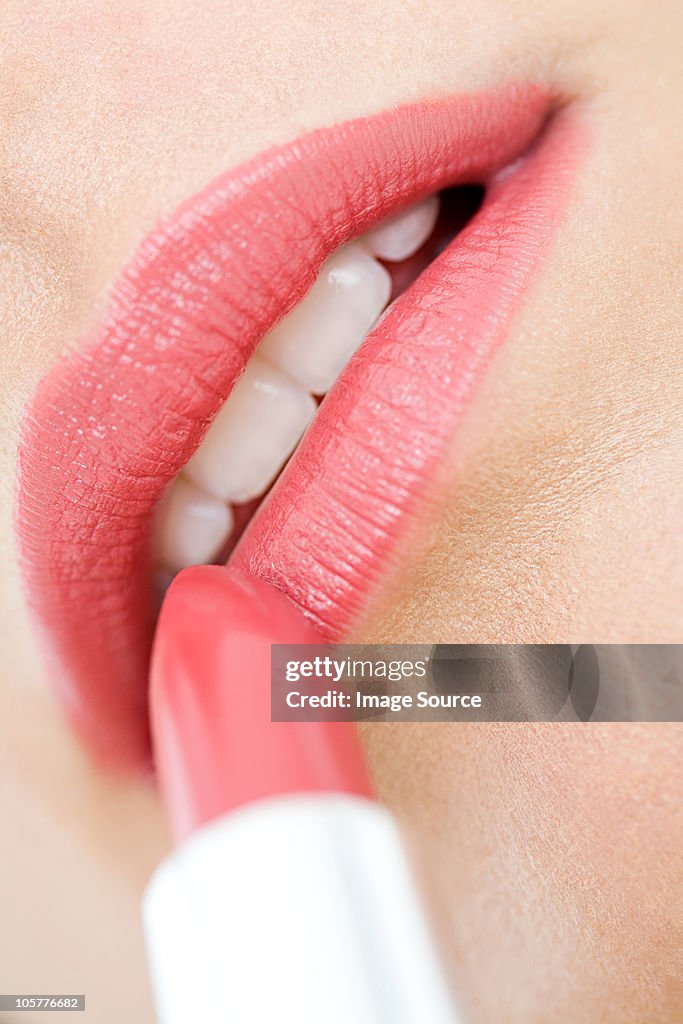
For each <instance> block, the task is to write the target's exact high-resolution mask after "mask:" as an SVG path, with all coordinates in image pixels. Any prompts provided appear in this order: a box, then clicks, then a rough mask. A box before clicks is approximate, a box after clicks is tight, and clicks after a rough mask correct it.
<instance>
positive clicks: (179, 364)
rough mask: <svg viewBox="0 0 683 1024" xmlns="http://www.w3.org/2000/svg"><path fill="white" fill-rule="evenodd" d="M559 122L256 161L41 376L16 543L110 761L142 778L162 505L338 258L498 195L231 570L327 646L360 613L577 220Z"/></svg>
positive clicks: (442, 128) (168, 230)
mask: <svg viewBox="0 0 683 1024" xmlns="http://www.w3.org/2000/svg"><path fill="white" fill-rule="evenodd" d="M554 109H555V103H554V98H553V97H552V96H550V95H549V94H548V93H546V92H545V91H544V90H542V89H541V88H538V87H536V86H532V85H515V86H512V87H508V88H504V89H497V90H494V91H492V92H487V93H483V94H474V95H468V96H457V97H452V98H446V99H442V100H435V101H431V102H426V103H419V104H415V105H410V106H405V107H399V108H397V109H395V110H391V111H389V112H386V113H383V114H380V115H378V116H376V117H372V118H364V119H361V120H358V121H351V122H349V123H346V124H343V125H340V126H336V127H333V128H330V129H325V130H320V131H315V132H313V133H311V134H310V135H307V136H305V137H303V138H301V139H299V140H297V141H295V142H293V143H290V144H288V145H285V146H281V147H278V148H276V149H273V150H270V151H268V152H266V153H264V154H262V155H261V156H259V157H256V158H255V159H253V160H250V161H249V162H248V163H246V164H245V165H243V166H242V167H239V168H237V169H235V170H233V171H230V172H228V173H227V174H226V175H224V176H223V177H221V178H219V179H218V180H217V181H216V182H214V183H213V184H212V185H210V186H209V187H208V188H207V189H206V190H205V191H204V192H202V193H201V194H200V195H198V196H197V197H195V198H194V199H191V200H190V201H188V202H187V203H185V204H184V205H183V206H182V207H181V208H180V209H179V210H178V211H177V213H176V214H175V215H174V216H172V217H170V218H169V219H167V220H166V221H164V222H163V223H162V224H161V225H160V226H159V227H158V228H157V229H156V230H155V231H153V232H152V233H151V234H150V235H149V236H148V237H147V238H146V239H145V240H144V241H143V243H142V245H141V246H140V248H139V250H138V253H137V255H136V256H135V258H134V259H133V261H132V263H131V264H130V265H129V267H128V268H127V269H126V270H125V271H124V273H123V275H122V277H121V279H120V281H119V283H118V284H117V286H116V288H115V290H114V292H113V295H112V298H111V302H110V308H109V313H108V315H107V318H106V319H105V321H104V322H103V323H102V324H101V325H100V326H99V327H98V328H97V329H96V330H95V331H94V332H93V333H92V335H91V336H90V337H88V338H86V339H84V340H83V343H82V345H81V346H80V348H79V350H78V351H77V352H76V353H74V354H73V355H70V356H68V357H67V358H65V359H64V360H62V361H61V362H60V363H59V364H58V365H57V366H55V368H54V369H53V371H52V372H51V373H50V374H49V375H48V377H47V378H46V379H45V380H44V381H43V383H42V385H41V386H40V388H39V391H38V394H37V395H36V398H35V401H34V402H33V404H32V407H31V408H30V410H29V412H28V415H27V418H26V426H25V430H24V436H23V441H22V444H21V449H20V480H19V495H18V505H17V530H18V538H19V545H20V550H21V557H22V563H23V569H24V575H25V580H26V585H27V592H28V595H29V600H30V602H31V605H32V607H33V609H34V611H35V613H36V616H37V618H38V620H39V622H40V625H41V627H42V632H43V634H44V636H45V638H46V641H47V643H48V645H49V648H50V650H51V652H52V654H53V656H54V659H55V661H54V670H53V672H52V673H51V678H53V679H54V682H55V686H56V687H57V689H58V692H59V694H60V695H61V697H62V699H63V702H64V704H65V706H66V707H67V709H68V711H69V713H70V715H71V717H72V719H73V721H74V723H75V724H76V726H77V727H78V728H79V730H80V731H81V733H82V735H83V736H84V738H85V740H86V741H87V743H88V745H89V746H90V748H91V749H92V750H93V751H94V752H96V753H97V754H99V755H100V756H101V757H103V758H105V759H106V760H108V761H109V762H110V763H113V764H118V765H119V766H134V765H139V764H145V763H147V760H148V757H149V737H148V727H147V715H146V699H147V670H148V660H149V650H150V644H151V638H152V632H153V609H152V598H151V586H150V576H151V572H150V563H149V554H148V550H149V532H150V525H151V519H152V515H153V511H154V508H155V506H156V504H157V502H158V499H159V497H160V495H161V494H162V493H163V491H164V488H165V487H166V485H167V484H168V483H169V481H170V480H171V479H172V478H173V477H174V476H175V475H176V474H177V473H178V471H179V470H180V469H181V468H182V466H183V465H184V464H185V463H186V462H187V461H188V459H189V457H190V455H191V454H192V453H193V451H194V450H195V449H196V448H197V446H198V445H199V443H200V441H201V439H202V437H203V435H204V433H205V431H206V429H207V428H208V425H209V424H210V422H211V420H212V418H213V417H214V416H215V414H216V412H217V411H218V409H219V407H220V405H221V404H222V403H223V402H224V401H225V399H226V397H227V395H228V394H229V392H230V390H231V388H232V386H233V384H234V382H235V380H236V379H237V377H238V376H239V374H240V373H241V371H242V370H243V368H244V366H245V364H246V362H247V360H248V359H249V358H250V356H251V355H252V353H253V352H254V350H255V348H256V346H257V344H258V342H259V341H260V339H261V338H262V337H263V335H264V334H265V333H266V332H267V331H268V330H269V329H270V328H271V327H272V326H273V325H274V324H275V323H276V322H277V321H278V320H279V319H280V318H281V317H282V316H283V315H284V314H285V313H286V312H287V311H288V310H289V309H290V308H291V307H292V306H293V305H294V304H295V303H296V302H297V301H298V300H300V299H301V297H302V296H303V295H304V294H305V292H306V291H307V289H308V288H309V287H310V285H311V284H312V282H313V280H314V279H315V276H316V273H317V271H318V270H319V268H320V266H321V264H322V263H323V261H324V260H325V258H326V257H327V256H328V255H329V254H330V253H331V252H332V251H333V250H334V249H336V248H337V247H338V246H340V245H342V244H343V243H345V242H346V241H348V240H349V239H350V238H352V237H354V236H356V235H358V234H360V233H362V232H364V231H365V230H367V229H368V228H369V227H371V226H372V225H373V224H374V223H375V222H377V221H379V220H381V219H383V218H384V217H387V216H389V215H391V214H393V213H395V212H397V211H398V210H399V209H401V208H403V207H404V206H407V205H410V204H412V203H414V202H416V201H417V200H419V199H420V198H422V197H423V196H425V195H427V194H429V193H432V192H435V191H438V190H439V189H442V188H444V187H446V186H451V185H455V184H458V183H463V182H472V181H478V182H483V183H484V184H486V185H487V186H488V192H487V197H486V199H485V201H484V204H483V206H482V208H481V210H480V211H479V213H478V214H477V216H476V217H475V219H474V220H473V221H472V222H471V224H470V225H469V226H468V228H467V229H466V230H465V231H464V232H462V233H461V234H460V235H458V236H457V237H456V239H455V240H454V242H453V243H452V244H451V245H450V246H449V248H448V249H447V250H446V251H445V252H444V253H443V254H442V255H441V256H440V257H439V258H438V259H437V260H436V261H435V262H434V263H433V264H432V265H431V266H430V267H428V269H427V270H426V271H425V273H424V274H423V275H422V276H421V277H420V278H419V279H418V281H417V282H416V283H415V284H414V285H413V286H412V287H410V288H409V289H408V290H407V291H406V292H405V293H404V294H403V295H402V296H401V297H400V298H399V299H398V301H397V302H396V304H395V305H394V306H393V307H392V309H391V310H390V311H389V312H388V314H387V315H386V316H385V317H384V318H383V320H382V321H381V322H380V324H379V325H378V326H377V328H376V329H375V330H374V331H373V332H372V334H371V335H370V337H369V338H368V339H367V341H366V343H365V344H364V345H363V347H362V348H361V350H360V351H359V352H358V353H357V355H356V356H355V357H354V359H353V360H352V362H351V364H350V366H349V367H348V369H347V370H346V371H345V372H344V374H343V375H342V377H341V378H340V379H339V381H338V382H337V384H336V385H335V387H334V388H333V390H332V391H331V392H330V394H329V395H328V397H327V398H326V400H325V402H324V403H323V405H322V407H321V409H320V411H319V413H318V416H317V417H316V420H315V422H314V424H313V426H312V428H311V429H310V431H309V433H308V435H307V437H306V438H305V439H304V442H303V443H302V445H301V447H300V450H299V451H298V452H297V454H296V455H295V456H294V458H293V460H292V462H291V464H290V467H289V470H288V471H287V472H286V473H285V475H284V476H283V478H282V480H281V481H280V483H279V485H278V486H277V487H276V488H275V490H274V492H273V494H272V496H271V498H270V500H269V501H268V502H267V503H266V506H265V508H264V509H263V510H262V511H260V512H259V513H258V514H257V515H256V517H255V519H254V520H253V522H252V524H251V526H250V528H249V530H248V531H247V534H246V535H245V537H244V538H243V541H242V543H241V544H240V547H239V549H238V550H237V552H236V553H235V556H234V561H235V564H236V565H237V566H242V567H246V568H248V569H249V571H250V572H251V573H253V574H254V575H258V576H262V577H265V578H267V579H268V580H271V581H272V582H273V583H275V585H276V587H277V588H278V589H280V590H284V591H285V592H286V593H289V594H290V595H291V596H292V597H293V598H294V599H295V601H296V602H297V603H298V604H299V605H300V606H301V607H302V608H303V609H304V610H305V611H306V612H307V613H308V614H309V616H310V617H311V618H312V619H313V620H314V621H315V622H316V624H317V626H318V628H319V630H320V631H321V632H322V633H323V634H324V635H325V636H326V637H328V638H329V637H334V636H337V635H339V634H340V632H341V631H342V630H343V629H344V628H345V627H346V626H347V625H348V624H349V623H350V622H351V621H352V620H353V617H354V616H355V615H356V614H357V612H358V611H359V610H360V608H361V607H362V605H363V603H364V601H365V600H366V599H367V596H368V593H369V592H370V590H371V588H372V586H373V585H374V583H375V581H376V580H377V579H378V578H379V577H380V575H381V571H382V567H383V565H385V564H386V559H387V556H388V554H390V552H391V549H392V547H393V545H394V543H395V541H396V539H397V538H398V537H399V536H400V531H401V526H402V523H403V522H404V521H405V518H406V514H408V513H409V512H410V510H411V509H412V507H413V505H414V503H415V500H416V498H417V497H418V496H419V493H420V491H421V490H422V488H423V486H424V484H425V482H426V481H428V480H429V478H430V476H431V474H432V473H433V472H434V470H435V468H436V466H437V465H438V463H439V460H440V458H441V456H442V455H443V452H444V451H445V448H446V446H447V444H448V442H449V440H450V438H451V436H452V433H453V430H454V429H455V426H456V425H457V420H458V417H459V416H460V415H461V414H462V411H463V409H464V408H465V407H466V405H467V401H468V400H469V398H470V396H471V394H472V393H473V390H474V388H475V385H476V383H477V381H478V380H479V379H480V377H481V375H482V373H483V372H484V370H485V368H486V366H487V365H488V364H489V363H490V360H491V358H492V356H493V353H494V352H495V350H496V348H497V347H498V345H499V344H500V343H501V342H502V341H503V340H504V338H505V337H506V335H507V332H508V330H509V326H510V321H511V318H512V316H513V315H514V313H515V311H516V309H517V307H518V305H519V303H520V301H521V299H522V297H523V294H524V292H525V290H526V289H527V287H528V285H529V284H530V282H531V281H532V280H533V277H534V274H535V271H536V269H537V267H538V266H539V264H540V262H541V260H542V257H543V254H544V252H545V249H546V246H547V243H548V240H549V239H550V238H551V236H552V231H553V228H554V226H555V224H556V223H557V221H558V218H559V216H560V215H561V212H562V210H563V207H564V204H565V201H566V197H567V194H568V184H569V183H570V181H571V171H572V167H573V164H574V155H575V151H576V145H575V140H574V132H573V128H572V124H571V122H570V120H569V119H568V118H567V117H566V115H564V114H562V113H559V114H557V115H556V116H552V114H553V110H554ZM518 158H521V159H518ZM513 161H517V162H516V163H514V165H513V166H510V165H511V164H512V162H513ZM503 168H507V169H506V171H505V173H504V174H499V172H500V171H501V170H502V169H503Z"/></svg>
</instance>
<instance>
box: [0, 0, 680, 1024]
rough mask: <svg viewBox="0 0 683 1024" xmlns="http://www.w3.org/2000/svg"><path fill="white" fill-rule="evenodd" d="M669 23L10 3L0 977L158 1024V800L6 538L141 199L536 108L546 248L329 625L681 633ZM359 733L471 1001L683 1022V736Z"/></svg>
mask: <svg viewBox="0 0 683 1024" xmlns="http://www.w3.org/2000/svg"><path fill="white" fill-rule="evenodd" d="M682 32H683V9H682V8H681V6H680V4H679V3H678V2H677V0H662V2H661V3H659V4H656V5H652V4H651V3H650V4H646V3H643V2H639V0H626V2H624V0H620V2H619V3H617V2H616V0H600V2H598V3H595V2H588V0H553V2H552V3H546V4H539V3H535V2H529V0H507V2H502V0H480V2H479V3H478V4H476V5H472V4H466V3H463V2H462V0H450V2H445V0H437V2H432V3H430V4H428V5H424V4H419V3H407V2H405V3H398V2H391V0H382V2H376V0H375V2H373V3H370V2H366V0H359V2H358V3H356V4H354V5H343V4H342V5H340V4H327V3H321V2H318V3H315V4H307V3H305V2H300V0H290V2H289V3H288V4H285V5H282V4H280V3H277V2H275V0H265V2H261V3H259V4H257V5H254V4H242V3H238V2H222V3H221V2H217V0H208V2H205V3H203V4H201V5H199V6H196V5H190V6H188V5H187V4H181V3H179V2H177V0H164V2H159V0H157V2H152V3H148V4H146V5H144V10H142V9H141V8H139V6H137V5H126V4H125V3H119V4H116V5H113V6H112V5H107V4H103V3H99V2H98V0H92V2H90V3H87V4H85V5H84V4H83V3H78V4H76V3H70V2H68V0H64V2H62V3H56V2H52V3H50V2H43V3H39V4H35V3H31V4H29V3H26V2H24V0H8V2H7V3H6V4H5V10H4V12H3V29H2V52H3V60H2V66H1V68H0V93H1V94H2V97H3V101H2V118H1V119H0V125H1V127H0V136H1V140H2V145H1V146H0V175H1V179H2V204H1V207H0V218H1V220H0V232H1V234H0V239H1V251H2V278H1V280H0V288H1V289H2V292H1V299H0V301H1V304H2V310H3V314H4V315H3V319H2V328H1V329H2V339H1V351H2V353H3V360H4V367H3V373H2V378H1V383H0V387H1V389H2V420H1V424H2V445H1V447H0V459H1V460H2V472H1V473H0V480H1V481H2V487H3V488H4V494H5V500H4V501H3V502H2V512H1V514H2V517H3V518H2V522H0V543H1V544H2V560H3V566H4V572H3V574H2V577H1V580H0V588H1V589H0V610H1V611H2V615H1V616H0V630H1V631H2V633H1V636H2V640H1V641H0V642H1V643H2V644H3V649H4V651H5V657H4V660H5V665H6V672H5V680H4V685H3V686H2V688H0V737H1V739H2V742H0V780H1V782H0V807H1V811H2V815H3V820H4V827H5V842H4V844H3V848H2V853H1V854H0V857H1V860H0V903H1V904H2V906H3V908H4V913H3V922H4V927H3V929H2V937H0V962H1V963H2V967H1V968H0V987H2V988H4V990H5V991H16V992H19V991H22V990H24V991H32V990H33V991H35V990H37V988H39V989H41V990H42V991H55V992H60V991H63V992H73V991H77V992H86V994H87V997H88V1005H89V1010H90V1012H91V1014H92V1015H93V1019H97V1020H98V1021H101V1022H103V1024H104V1022H109V1021H111V1022H114V1021H118V1020H120V1019H121V1018H122V1017H125V1019H128V1020H131V1021H136V1022H137V1021H148V1020H151V1015H152V1010H151V1004H150V1001H149V996H148V993H147V982H146V976H145V967H144V957H143V950H142V946H141V940H140V935H139V900H140V893H141V889H142V886H143V885H144V882H145V881H146V879H147V877H148V875H149V872H150V871H151V869H152V867H153V866H154V864H155V863H156V862H157V860H158V859H159V857H160V856H161V855H162V853H163V851H164V850H165V848H166V843H167V839H166V832H165V826H164V823H163V816H162V814H161V811H160V808H159V806H158V801H157V797H156V794H155V792H154V788H153V786H152V784H151V783H150V782H149V781H148V779H147V778H146V777H141V776H139V775H136V774H133V775H132V776H129V775H125V774H124V775H123V776H122V775H121V774H120V773H116V772H112V771H110V770H109V769H107V768H106V767H99V766H98V765H97V764H96V763H95V762H94V761H93V760H92V759H91V757H90V755H89V754H88V753H87V752H86V750H85V749H84V747H83V746H82V744H81V742H80V740H79V739H78V738H75V736H74V734H73V732H72V730H71V729H70V727H69V726H68V724H67V723H66V718H65V716H64V714H63V708H62V707H61V705H58V703H57V702H56V701H55V699H54V698H53V696H52V693H53V690H52V688H51V683H52V682H53V681H54V680H53V679H52V678H51V676H52V674H53V673H54V672H55V671H56V670H55V669H54V667H53V664H54V663H50V665H49V667H46V664H47V663H45V662H44V661H43V657H42V648H41V643H42V635H41V634H42V628H41V624H40V623H38V622H37V621H36V619H35V617H34V616H33V615H32V614H31V613H30V612H29V610H28V605H29V600H30V594H28V595H27V591H26V587H25V586H24V582H23V580H22V568H21V566H22V564H24V561H25V559H24V558H23V553H20V550H19V545H18V542H17V539H16V532H15V522H14V516H15V492H16V489H17V486H18V472H17V452H18V446H19V442H20V436H21V432H22V429H24V427H25V424H24V422H23V421H24V416H25V412H26V409H27V407H31V402H32V399H33V396H34V393H35V390H36V387H37V385H38V383H39V382H40V381H41V379H42V378H44V376H45V375H46V374H48V372H49V371H50V370H51V369H52V368H53V366H54V364H55V363H56V361H57V360H59V359H60V357H63V356H64V355H65V354H66V353H69V352H70V351H72V350H75V349H76V348H77V347H78V346H79V345H81V344H82V340H81V339H83V338H84V337H85V336H87V335H88V332H89V331H91V330H92V328H93V325H95V324H96V323H97V322H98V320H99V319H100V318H101V317H102V315H103V310H104V308H105V305H106V300H107V296H108V295H109V294H110V292H111V290H112V288H113V286H114V284H115V282H116V280H117V278H118V276H119V274H120V272H121V270H122V269H123V268H124V267H125V265H126V264H127V263H128V262H129V260H130V259H131V257H132V256H133V254H134V253H135V251H136V248H137V247H138V245H139V243H140V242H141V240H142V239H143V238H144V236H145V235H146V234H147V232H149V231H150V229H151V228H153V227H154V225H155V224H156V223H157V221H158V220H159V218H160V217H162V216H163V215H166V214H169V213H172V212H173V211H174V209H175V208H176V207H177V206H178V204H179V203H181V202H182V201H183V200H185V199H187V198H188V197H191V196H193V195H195V194H196V193H197V192H198V191H199V190H201V189H202V188H203V187H204V186H206V185H208V184H209V183H210V182H211V181H212V180H213V179H214V178H215V177H216V176H218V175H220V174H222V173H224V172H226V171H228V170H229V169H230V168H232V167H235V166H237V165H239V164H241V163H242V162H244V161H246V160H247V159H249V158H252V157H254V156H256V155H257V154H259V153H261V152H262V151H264V150H267V149H268V148H269V147H271V146H273V145H279V144H286V143H289V142H290V141H291V140H295V139H297V138H298V137H299V136H301V135H302V134H304V133H307V132H310V131H312V130H314V129H317V128H326V127H327V126H331V125H334V124H337V123H339V122H343V121H346V120H350V119H356V118H360V117H365V116H369V115H374V114H378V113H381V112H382V111H385V110H388V109H389V108H393V107H396V106H398V105H400V104H404V103H412V102H415V101H420V100H424V99H429V98H433V97H444V96H446V97H447V96H453V95H457V94H467V93H473V92H479V91H489V92H490V91H491V90H495V89H496V88H498V87H501V88H503V89H504V88H506V87H508V86H509V83H512V82H521V83H532V84H534V85H537V86H540V87H541V88H542V89H543V90H544V91H545V92H547V93H548V94H549V95H553V96H556V97H559V98H560V99H561V102H562V105H563V108H564V111H563V112H564V114H565V115H566V116H568V117H570V118H571V119H572V123H573V124H574V125H575V126H576V130H577V133H578V135H579V136H580V138H581V143H580V145H579V146H578V147H577V152H576V154H575V161H574V162H573V170H572V183H571V189H570V191H569V194H568V196H567V199H566V203H565V204H564V205H563V210H562V216H561V217H560V218H559V221H558V224H557V227H556V230H555V231H554V234H553V237H552V241H551V243H550V244H549V246H548V249H547V251H546V253H545V255H544V257H543V261H542V264H541V266H540V267H539V269H538V272H537V273H536V274H535V275H534V278H533V282H532V284H530V286H529V288H528V289H527V290H525V294H524V300H523V302H522V303H521V304H520V305H519V308H517V309H516V310H515V315H514V318H513V319H512V320H511V324H510V327H509V330H507V331H506V338H505V343H504V344H503V345H502V346H501V347H500V349H499V350H498V351H497V353H496V356H495V359H494V360H493V362H492V365H491V367H490V369H489V370H488V371H487V373H486V374H485V376H484V377H483V379H482V381H481V384H480V386H479V387H478V388H477V390H476V393H475V395H474V397H473V400H472V401H471V403H470V404H469V405H468V407H467V411H466V413H465V414H464V415H463V417H462V419H461V421H460V422H459V424H458V429H457V431H456V432H455V434H454V436H453V438H452V441H451V442H450V443H449V446H448V451H447V453H446V456H445V458H444V459H443V461H442V464H441V466H440V469H439V474H438V486H434V487H430V488H425V491H424V494H422V495H421V496H420V498H419V499H418V500H417V501H416V502H415V503H414V506H413V507H412V508H411V511H410V516H409V517H408V520H407V522H406V529H405V530H403V531H402V532H401V534H400V536H399V537H398V538H397V540H396V543H395V545H394V548H393V549H392V552H391V557H390V559H389V561H388V562H386V563H385V564H384V568H383V571H382V573H380V574H379V578H378V580H377V583H376V585H375V586H374V587H373V589H372V592H371V594H370V595H369V597H368V599H367V601H366V602H365V603H364V605H363V608H362V610H361V611H360V612H359V613H358V614H357V615H356V616H355V617H354V619H353V622H352V624H351V626H350V627H349V630H348V631H349V632H350V634H351V635H352V636H353V638H354V639H355V640H359V641H367V642H394V643H398V642H433V641H443V642H474V643H479V642H483V643H491V642H536V643H548V642H549V643H566V642H572V643H574V642H575V643H582V642H587V643H593V642H599V643H639V642H645V643H675V642H683V627H682V624H681V616H680V609H681V606H682V604H683V546H682V536H683V535H682V533H681V529H680V524H681V522H682V521H683V498H682V495H683V488H681V486H680V484H681V468H682V464H683V456H682V455H681V452H682V451H683V401H682V398H683V349H682V348H681V346H680V344H679V337H680V329H679V324H678V320H679V308H680V239H681V236H682V228H683V223H682V221H683V218H682V216H681V204H680V201H679V199H680V195H679V193H680V170H679V167H680V159H681V152H680V150H681V141H680V140H681V137H682V136H681V115H680V85H681V82H680V65H681V55H680V42H679V40H680V38H681V33H682ZM64 415H66V416H67V417H68V415H69V409H68V407H65V408H64ZM22 486H23V482H22ZM78 571H79V567H78V565H75V566H74V567H73V572H74V574H76V575H77V574H78ZM89 642H90V639H89V638H87V639H86V638H84V643H89ZM364 738H365V740H366V741H367V749H368V752H369V756H370V760H371V764H372V767H373V770H374V772H375V774H376V778H377V783H378V787H379V790H380V792H381V794H382V795H383V796H384V797H385V798H386V799H387V800H388V801H389V802H390V804H392V805H393V806H394V808H395V809H396V810H397V812H398V813H399V815H400V816H401V817H402V818H403V819H404V820H405V821H406V822H407V823H409V825H410V826H411V827H412V829H413V832H414V834H415V836H416V838H417V842H418V844H419V846H420V849H421V852H422V853H423V854H424V857H425V864H426V865H427V868H426V870H427V872H428V874H429V882H430V885H431V887H432V890H433V891H434V892H435V893H436V899H437V902H438V905H439V906H440V908H441V910H440V919H439V925H440V929H441V933H442V935H443V939H444V943H445V948H446V950H447V954H448V957H449V964H450V965H451V967H452V971H453V976H454V978H455V979H456V983H457V985H458V987H459V989H460V991H461V992H462V993H463V996H464V999H465V1002H466V1003H467V1004H468V1005H469V1006H471V1012H472V1019H473V1020H475V1021H481V1022H488V1021H501V1020H504V1021H509V1022H511V1024H512V1022H525V1024H530V1022H532V1021H539V1022H540V1021H549V1020H553V1021H558V1022H574V1021H577V1020H582V1021H584V1020H585V1021H596V1022H600V1024H609V1022H612V1021H614V1022H616V1021H619V1022H620V1024H624V1022H626V1021H633V1022H642V1021H644V1020H648V1021H653V1022H654V1021H661V1022H665V1021H674V1020H677V1019H680V1015H681V1012H682V1007H683V992H682V991H681V976H682V966H681V926H682V923H683V906H681V895H680V894H681V891H683V889H682V887H681V852H680V851H681V849H683V818H682V815H681V807H680V804H681V802H680V783H681V770H680V765H681V732H680V728H679V727H678V726H677V725H675V724H671V725H667V724H660V725H635V724H633V725H590V726H582V727H579V726H577V727H572V726H568V725H565V726H561V725H551V724H540V725H535V726H531V725H517V726H515V725H480V726H462V725H453V726H448V725H441V726H427V725H412V726H408V725H396V726H391V727H390V726H375V727H374V728H366V730H365V732H364Z"/></svg>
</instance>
